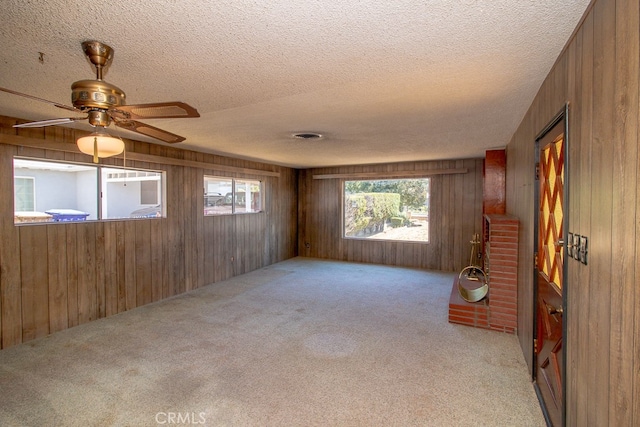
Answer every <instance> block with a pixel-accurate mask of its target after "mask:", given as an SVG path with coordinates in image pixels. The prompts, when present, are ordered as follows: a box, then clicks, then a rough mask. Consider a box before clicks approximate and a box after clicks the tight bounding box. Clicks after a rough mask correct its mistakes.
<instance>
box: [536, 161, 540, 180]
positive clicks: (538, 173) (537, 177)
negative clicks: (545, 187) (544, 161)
mask: <svg viewBox="0 0 640 427" xmlns="http://www.w3.org/2000/svg"><path fill="white" fill-rule="evenodd" d="M538 180H540V162H538V163H536V181H538Z"/></svg>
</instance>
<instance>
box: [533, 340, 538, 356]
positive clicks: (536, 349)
mask: <svg viewBox="0 0 640 427" xmlns="http://www.w3.org/2000/svg"><path fill="white" fill-rule="evenodd" d="M533 352H534V353H538V338H534V339H533Z"/></svg>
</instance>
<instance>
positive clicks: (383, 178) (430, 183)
mask: <svg viewBox="0 0 640 427" xmlns="http://www.w3.org/2000/svg"><path fill="white" fill-rule="evenodd" d="M432 178H433V177H432V176H431V175H429V174H425V175H422V174H420V175H415V176H414V175H412V176H410V177H396V176H394V177H389V176H385V175H380V176H375V177H362V178H359V177H357V176H354V177H352V178H342V179H341V180H340V181H341V182H340V184H341V185H340V187H341V188H340V190H341V191H340V205H341V206H340V207H341V209H340V212H341V215H340V238H341V239H344V240H358V241H374V242H389V243H411V244H429V243H430V242H431V239H432V235H431V234H432V230H431V227H430V222H431V221H430V217H431V210H432V207H431V205H430V204H431V193H432V186H433V179H432ZM413 180H427V181H428V187H427V194H426V203H425V204H426V206H427V219H426V223H427V227H428V229H427V240H398V239H389V238H375V237H362V236H347V235H346V233H347V231H346V224H345V220H346V214H347V213H346V201H347V194H346V187H347V183H348V182H354V181H364V182H372V181H413Z"/></svg>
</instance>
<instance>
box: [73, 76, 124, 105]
mask: <svg viewBox="0 0 640 427" xmlns="http://www.w3.org/2000/svg"><path fill="white" fill-rule="evenodd" d="M71 102H72V103H73V106H74V107H76V108H79V109H81V110H86V109H89V108H102V109H105V110H108V109H110V108H114V107H118V106H120V105H125V94H124V92H123V91H122V89H120V88H118V87H116V86H114V85H112V84H110V83H107V82H105V81H102V80H80V81H77V82H75V83H74V84H72V85H71Z"/></svg>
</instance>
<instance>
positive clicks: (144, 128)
mask: <svg viewBox="0 0 640 427" xmlns="http://www.w3.org/2000/svg"><path fill="white" fill-rule="evenodd" d="M114 122H115V124H116V126H119V127H121V128H123V129H126V130H130V131H132V132H138V133H141V134H143V135H146V136H150V137H151V138H155V139H159V140H160V141H164V142H168V143H171V144H174V143H176V142H182V141H184V140H185V138H184V137H182V136H180V135H176V134H173V133H171V132H167V131H166V130H162V129H159V128H157V127H154V126H150V125H148V124H145V123H141V122H137V121H135V120H114Z"/></svg>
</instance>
